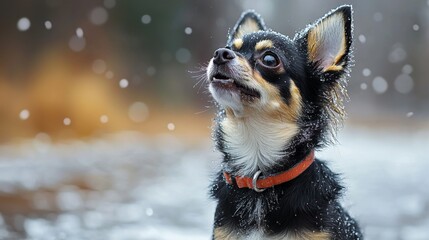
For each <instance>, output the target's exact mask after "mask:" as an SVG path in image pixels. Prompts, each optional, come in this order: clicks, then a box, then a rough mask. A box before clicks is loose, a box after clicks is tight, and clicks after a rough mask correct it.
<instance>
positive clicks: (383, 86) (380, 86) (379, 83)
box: [372, 77, 388, 94]
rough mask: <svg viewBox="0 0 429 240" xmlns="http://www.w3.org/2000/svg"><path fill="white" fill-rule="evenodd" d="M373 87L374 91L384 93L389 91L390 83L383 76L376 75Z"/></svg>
mask: <svg viewBox="0 0 429 240" xmlns="http://www.w3.org/2000/svg"><path fill="white" fill-rule="evenodd" d="M372 87H373V88H374V91H375V92H376V93H378V94H383V93H385V92H386V91H387V88H388V84H387V81H386V80H385V79H384V78H382V77H375V78H374V80H373V81H372Z"/></svg>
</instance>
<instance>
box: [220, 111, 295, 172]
mask: <svg viewBox="0 0 429 240" xmlns="http://www.w3.org/2000/svg"><path fill="white" fill-rule="evenodd" d="M220 124H221V128H222V131H223V133H224V136H223V138H224V140H225V144H224V149H223V152H225V153H227V154H228V155H229V157H230V161H228V162H227V163H226V164H227V165H228V166H229V167H230V168H232V169H234V170H235V171H234V172H235V174H238V175H241V176H253V174H254V173H255V172H257V171H258V170H261V171H262V172H263V173H264V172H268V171H269V170H270V169H271V168H272V167H274V166H275V165H277V164H279V160H280V159H282V158H284V157H285V155H287V154H288V152H287V151H286V147H287V146H288V145H289V143H290V141H291V139H292V138H293V137H294V136H296V134H297V133H298V130H299V128H298V126H297V124H296V123H293V122H287V121H284V119H283V121H282V119H276V118H273V117H272V116H270V115H269V114H267V113H264V112H258V113H255V114H246V115H244V116H239V117H238V116H235V115H234V114H233V113H231V112H230V113H228V112H227V113H226V116H225V118H224V119H223V120H222V121H221V122H220Z"/></svg>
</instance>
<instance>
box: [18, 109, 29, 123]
mask: <svg viewBox="0 0 429 240" xmlns="http://www.w3.org/2000/svg"><path fill="white" fill-rule="evenodd" d="M29 117H30V111H28V110H27V109H23V110H21V112H20V113H19V118H20V119H21V120H27V119H28V118H29Z"/></svg>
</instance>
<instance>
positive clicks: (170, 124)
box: [167, 123, 176, 131]
mask: <svg viewBox="0 0 429 240" xmlns="http://www.w3.org/2000/svg"><path fill="white" fill-rule="evenodd" d="M167 129H168V130H170V131H174V129H176V126H175V125H174V123H168V124H167Z"/></svg>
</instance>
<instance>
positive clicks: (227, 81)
mask: <svg viewBox="0 0 429 240" xmlns="http://www.w3.org/2000/svg"><path fill="white" fill-rule="evenodd" d="M211 84H212V85H213V86H214V87H216V88H220V89H224V90H229V91H236V92H239V93H240V97H241V99H242V100H247V101H250V100H255V99H256V98H260V97H261V94H260V93H259V92H258V91H257V90H255V89H252V88H249V87H247V86H245V85H244V84H241V83H240V82H239V81H236V80H234V79H232V78H229V77H228V76H226V75H224V74H221V73H216V74H214V75H213V76H212V77H211Z"/></svg>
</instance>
